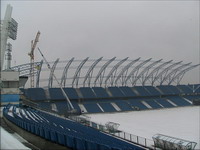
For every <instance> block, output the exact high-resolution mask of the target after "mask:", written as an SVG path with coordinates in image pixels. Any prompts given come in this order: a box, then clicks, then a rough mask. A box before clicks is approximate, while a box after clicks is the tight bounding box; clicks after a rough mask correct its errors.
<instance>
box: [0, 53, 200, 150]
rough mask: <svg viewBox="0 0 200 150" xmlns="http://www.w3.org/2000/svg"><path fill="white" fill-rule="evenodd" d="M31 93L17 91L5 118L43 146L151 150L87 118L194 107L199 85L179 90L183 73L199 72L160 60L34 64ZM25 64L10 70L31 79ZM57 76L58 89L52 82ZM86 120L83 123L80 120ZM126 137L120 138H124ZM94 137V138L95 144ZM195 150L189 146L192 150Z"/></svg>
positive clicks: (23, 89) (199, 95) (151, 145)
mask: <svg viewBox="0 0 200 150" xmlns="http://www.w3.org/2000/svg"><path fill="white" fill-rule="evenodd" d="M34 65H35V66H37V67H35V68H34V69H35V70H34V73H35V77H36V80H35V81H36V83H35V87H34V88H27V87H28V83H27V85H26V86H23V87H21V88H20V91H21V92H20V105H19V106H16V105H7V106H6V107H5V108H4V111H3V113H4V116H5V118H6V119H7V120H9V121H10V122H12V123H13V124H15V125H16V126H18V127H20V128H22V129H24V130H26V131H28V132H30V133H32V134H35V135H38V136H40V137H42V138H44V139H46V140H49V141H52V142H54V143H57V144H60V145H63V146H66V147H68V148H71V149H77V150H84V149H85V150H95V149H96V150H107V149H108V150H128V149H130V150H131V149H154V148H155V147H154V143H153V141H152V142H149V141H148V139H145V138H138V137H137V138H136V140H133V137H132V136H131V135H129V137H128V138H127V137H126V136H124V137H121V136H118V135H120V134H121V133H123V132H122V131H120V130H118V129H117V127H116V126H117V125H116V124H111V125H112V127H113V128H112V129H111V128H109V126H106V125H105V126H104V125H100V124H97V123H95V122H92V121H90V120H89V119H88V118H87V114H91V113H120V112H128V111H148V110H152V109H155V110H156V109H166V108H168V109H169V108H175V107H185V106H193V105H196V104H198V103H199V101H200V84H188V85H184V84H181V80H182V78H183V77H184V75H185V74H186V73H187V71H189V70H191V69H193V68H195V67H197V66H199V64H197V65H192V64H191V63H183V62H182V61H180V62H173V61H172V60H170V61H163V60H162V59H160V60H156V61H154V60H152V59H151V58H150V59H147V60H142V59H141V58H137V59H134V60H130V59H128V57H127V58H124V59H121V60H119V59H117V58H115V57H113V58H111V59H103V58H102V57H101V58H99V59H96V60H92V59H89V58H85V59H83V60H75V59H74V58H72V59H70V60H67V61H59V59H57V60H56V61H55V62H51V63H50V65H51V70H48V69H47V68H46V64H45V62H43V61H41V62H36V63H35V64H34ZM30 66H31V65H30V64H24V65H20V66H15V67H13V68H12V69H13V70H18V71H19V72H20V76H28V77H30V76H31V74H30ZM54 74H55V75H56V76H57V78H58V80H59V82H60V84H61V85H62V88H63V90H64V92H65V93H66V95H67V97H68V98H69V100H70V102H71V104H72V106H73V108H74V109H75V110H76V111H77V112H79V113H78V114H73V113H70V111H71V108H70V104H69V103H68V101H66V97H65V95H64V94H63V91H62V89H61V88H60V87H59V85H58V84H57V83H56V82H55V81H54V77H53V75H54ZM80 114H82V115H81V116H84V115H85V117H86V118H82V117H81V116H79V115H80ZM124 135H125V134H124ZM97 137H98V138H97ZM194 147H195V146H194V145H191V149H193V148H194Z"/></svg>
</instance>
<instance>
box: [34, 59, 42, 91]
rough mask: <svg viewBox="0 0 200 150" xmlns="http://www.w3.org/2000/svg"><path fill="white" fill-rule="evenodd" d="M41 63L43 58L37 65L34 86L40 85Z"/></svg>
mask: <svg viewBox="0 0 200 150" xmlns="http://www.w3.org/2000/svg"><path fill="white" fill-rule="evenodd" d="M42 64H43V60H42V61H41V62H40V65H38V68H37V69H38V70H37V79H36V88H39V86H40V73H41V70H42Z"/></svg>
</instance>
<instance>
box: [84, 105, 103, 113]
mask: <svg viewBox="0 0 200 150" xmlns="http://www.w3.org/2000/svg"><path fill="white" fill-rule="evenodd" d="M83 105H84V106H85V108H86V110H87V112H89V113H100V112H102V111H101V109H100V108H99V106H98V105H97V104H96V103H84V104H83Z"/></svg>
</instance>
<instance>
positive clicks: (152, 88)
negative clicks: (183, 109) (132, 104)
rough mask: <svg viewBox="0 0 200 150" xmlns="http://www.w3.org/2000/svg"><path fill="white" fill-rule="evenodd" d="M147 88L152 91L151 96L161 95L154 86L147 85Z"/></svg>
mask: <svg viewBox="0 0 200 150" xmlns="http://www.w3.org/2000/svg"><path fill="white" fill-rule="evenodd" d="M145 89H146V90H147V91H148V92H149V93H150V95H151V96H160V95H161V93H160V92H159V91H158V90H157V89H156V88H155V87H153V86H145Z"/></svg>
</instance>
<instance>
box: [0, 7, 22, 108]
mask: <svg viewBox="0 0 200 150" xmlns="http://www.w3.org/2000/svg"><path fill="white" fill-rule="evenodd" d="M11 14H12V7H11V5H7V8H6V13H5V17H4V20H3V23H2V25H1V65H0V67H1V68H0V70H1V75H0V85H1V90H0V92H1V93H0V94H1V106H2V105H6V104H8V103H13V104H19V72H18V71H13V70H11V69H10V68H11V51H12V45H11V44H10V43H7V40H8V38H10V39H12V40H16V38H17V27H18V23H17V22H16V21H15V20H14V19H13V18H12V17H11ZM6 49H7V55H6V60H7V67H6V68H5V70H3V66H4V60H5V51H6Z"/></svg>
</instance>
